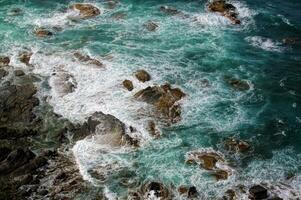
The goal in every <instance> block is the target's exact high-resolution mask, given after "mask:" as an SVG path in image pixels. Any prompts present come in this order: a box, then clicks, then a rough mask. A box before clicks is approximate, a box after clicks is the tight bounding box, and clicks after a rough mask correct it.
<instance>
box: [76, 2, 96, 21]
mask: <svg viewBox="0 0 301 200" xmlns="http://www.w3.org/2000/svg"><path fill="white" fill-rule="evenodd" d="M71 9H73V10H76V11H78V12H79V14H80V17H81V18H82V19H87V18H91V17H96V16H97V15H100V14H101V12H100V10H99V9H98V8H97V7H95V6H93V5H92V4H87V3H75V4H73V5H71Z"/></svg>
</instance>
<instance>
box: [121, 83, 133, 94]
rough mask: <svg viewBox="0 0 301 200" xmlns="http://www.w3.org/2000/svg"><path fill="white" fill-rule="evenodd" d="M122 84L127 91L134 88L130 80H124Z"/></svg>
mask: <svg viewBox="0 0 301 200" xmlns="http://www.w3.org/2000/svg"><path fill="white" fill-rule="evenodd" d="M122 84H123V87H125V88H126V89H127V90H128V91H132V90H133V89H134V86H133V83H132V81H130V80H124V81H123V82H122Z"/></svg>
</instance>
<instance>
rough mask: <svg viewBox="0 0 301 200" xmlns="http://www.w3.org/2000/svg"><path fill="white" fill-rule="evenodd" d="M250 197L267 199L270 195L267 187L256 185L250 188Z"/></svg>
mask: <svg viewBox="0 0 301 200" xmlns="http://www.w3.org/2000/svg"><path fill="white" fill-rule="evenodd" d="M249 194H250V198H251V199H254V200H257V199H265V198H267V197H268V191H267V189H266V188H265V187H263V186H261V185H254V186H252V187H251V188H250V189H249Z"/></svg>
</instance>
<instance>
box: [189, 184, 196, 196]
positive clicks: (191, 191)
mask: <svg viewBox="0 0 301 200" xmlns="http://www.w3.org/2000/svg"><path fill="white" fill-rule="evenodd" d="M197 196H198V191H197V189H196V187H194V186H192V187H190V188H189V190H188V198H196V197H197Z"/></svg>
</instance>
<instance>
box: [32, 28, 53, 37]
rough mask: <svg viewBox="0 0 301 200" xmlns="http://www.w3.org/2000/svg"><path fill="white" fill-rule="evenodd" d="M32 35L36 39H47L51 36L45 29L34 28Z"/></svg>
mask: <svg viewBox="0 0 301 200" xmlns="http://www.w3.org/2000/svg"><path fill="white" fill-rule="evenodd" d="M34 34H35V35H36V36H38V37H41V38H42V37H49V36H52V35H53V33H52V32H51V31H49V30H47V29H45V28H36V29H35V30H34Z"/></svg>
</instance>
